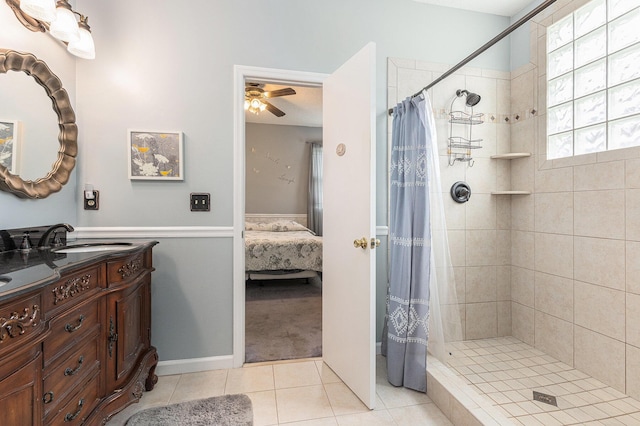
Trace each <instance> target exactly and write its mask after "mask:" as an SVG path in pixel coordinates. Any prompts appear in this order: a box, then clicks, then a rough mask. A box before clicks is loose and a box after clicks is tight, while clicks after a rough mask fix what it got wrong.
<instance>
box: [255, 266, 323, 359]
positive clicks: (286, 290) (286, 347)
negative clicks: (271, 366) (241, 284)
mask: <svg viewBox="0 0 640 426" xmlns="http://www.w3.org/2000/svg"><path fill="white" fill-rule="evenodd" d="M309 281H310V282H309V283H307V280H305V279H295V280H266V281H247V287H246V307H245V361H246V362H262V361H276V360H281V359H298V358H312V357H319V356H322V284H321V280H320V278H313V279H310V280H309Z"/></svg>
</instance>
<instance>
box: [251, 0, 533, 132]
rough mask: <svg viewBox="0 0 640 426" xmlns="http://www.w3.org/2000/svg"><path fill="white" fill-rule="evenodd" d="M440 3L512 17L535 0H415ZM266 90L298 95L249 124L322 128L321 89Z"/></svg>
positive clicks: (271, 87) (285, 98) (273, 86)
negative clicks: (278, 114) (275, 112)
mask: <svg viewBox="0 0 640 426" xmlns="http://www.w3.org/2000/svg"><path fill="white" fill-rule="evenodd" d="M414 1H416V2H420V3H428V4H433V5H438V6H446V7H453V8H456V9H465V10H472V11H476V12H483V13H491V14H494V15H502V16H513V15H515V14H516V13H518V12H520V11H521V10H522V9H524V8H525V6H527V5H528V4H530V3H531V2H532V0H414ZM262 87H263V89H264V90H265V91H269V90H276V89H283V88H285V87H291V88H293V89H294V90H295V91H296V94H295V95H291V96H282V97H278V98H272V99H270V100H269V101H270V102H271V103H272V104H273V105H274V106H276V107H278V108H279V109H281V110H282V111H284V112H285V114H286V115H285V116H283V117H276V116H275V115H273V114H271V113H270V112H268V111H263V112H261V113H260V114H258V115H256V114H253V113H250V112H248V111H247V112H245V121H246V122H247V123H262V124H280V125H286V126H306V127H322V88H319V87H301V86H295V85H281V84H269V83H266V84H264V85H263V86H262Z"/></svg>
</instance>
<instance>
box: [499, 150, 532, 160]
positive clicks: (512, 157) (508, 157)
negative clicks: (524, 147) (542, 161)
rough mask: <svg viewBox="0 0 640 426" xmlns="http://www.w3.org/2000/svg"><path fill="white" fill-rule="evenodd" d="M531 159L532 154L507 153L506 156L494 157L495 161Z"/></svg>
mask: <svg viewBox="0 0 640 426" xmlns="http://www.w3.org/2000/svg"><path fill="white" fill-rule="evenodd" d="M525 157H531V153H530V152H506V153H504V154H496V155H492V156H491V158H492V159H493V160H515V159H517V158H525Z"/></svg>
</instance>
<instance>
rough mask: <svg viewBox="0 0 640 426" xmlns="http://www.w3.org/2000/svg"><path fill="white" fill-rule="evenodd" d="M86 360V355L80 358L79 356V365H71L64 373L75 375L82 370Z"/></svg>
mask: <svg viewBox="0 0 640 426" xmlns="http://www.w3.org/2000/svg"><path fill="white" fill-rule="evenodd" d="M83 361H84V356H82V355H80V358H78V366H77V367H76V368H75V369H71V367H67V368H66V369H65V370H64V375H65V376H73V375H74V374H76V373H77V372H78V371H80V368H81V367H82V362H83Z"/></svg>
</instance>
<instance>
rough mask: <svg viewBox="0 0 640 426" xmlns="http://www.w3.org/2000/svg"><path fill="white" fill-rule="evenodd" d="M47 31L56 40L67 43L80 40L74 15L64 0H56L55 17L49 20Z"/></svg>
mask: <svg viewBox="0 0 640 426" xmlns="http://www.w3.org/2000/svg"><path fill="white" fill-rule="evenodd" d="M49 32H50V33H51V35H52V36H54V37H55V38H57V39H58V40H62V41H66V42H68V43H70V42H72V41H74V42H77V41H78V40H80V29H79V28H78V21H76V17H75V15H74V14H73V12H72V11H71V6H69V3H67V2H66V1H65V0H62V1H58V7H57V8H56V19H55V20H54V21H52V22H51V26H50V27H49Z"/></svg>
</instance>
